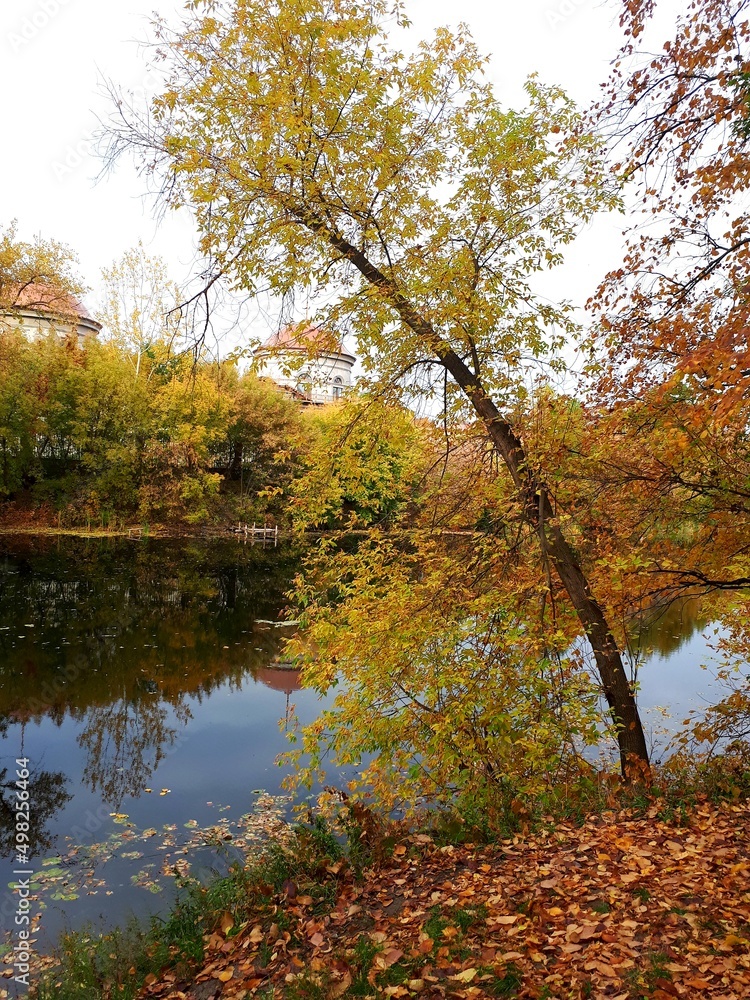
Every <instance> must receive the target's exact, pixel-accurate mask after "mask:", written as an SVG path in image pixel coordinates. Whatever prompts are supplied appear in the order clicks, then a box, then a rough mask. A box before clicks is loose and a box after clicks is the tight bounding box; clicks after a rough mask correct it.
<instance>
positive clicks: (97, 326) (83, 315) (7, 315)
mask: <svg viewBox="0 0 750 1000" xmlns="http://www.w3.org/2000/svg"><path fill="white" fill-rule="evenodd" d="M101 328H102V325H101V323H98V322H97V321H96V320H95V319H94V318H93V316H91V315H90V314H89V313H88V311H87V310H86V308H85V306H83V305H82V304H81V302H79V301H78V299H76V298H75V297H74V296H72V295H70V294H69V293H68V292H64V291H60V290H59V289H56V288H54V287H53V286H52V285H46V284H42V283H41V282H33V283H31V284H28V285H25V286H24V287H23V288H21V289H19V291H18V292H17V293H16V295H15V297H14V300H13V304H12V306H6V307H5V308H3V307H2V305H0V330H8V331H13V330H17V331H19V332H20V333H21V334H22V335H23V336H24V337H26V338H28V339H29V340H38V339H39V338H41V337H48V336H49V335H50V334H51V333H54V334H56V335H57V336H58V337H59V338H60V339H61V340H75V342H76V343H77V344H78V346H79V347H83V345H84V344H85V343H86V341H87V340H89V339H90V338H92V337H96V336H98V334H99V332H100V331H101Z"/></svg>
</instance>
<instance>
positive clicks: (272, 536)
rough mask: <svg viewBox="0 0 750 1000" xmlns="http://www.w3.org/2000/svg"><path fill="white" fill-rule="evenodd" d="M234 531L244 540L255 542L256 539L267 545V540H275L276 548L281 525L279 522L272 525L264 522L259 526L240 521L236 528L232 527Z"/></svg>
mask: <svg viewBox="0 0 750 1000" xmlns="http://www.w3.org/2000/svg"><path fill="white" fill-rule="evenodd" d="M232 533H233V534H235V535H236V536H237V537H238V538H241V539H242V540H243V541H244V542H246V541H247V540H248V539H250V541H251V542H253V544H255V542H256V541H261V542H263V544H264V545H265V544H266V542H273V545H274V548H276V546H277V545H278V544H279V526H278V524H275V525H273V526H272V527H271V526H269V525H267V524H263V525H260V526H259V527H256V525H255V524H254V523H253V524H241V523H238V524H237V527H236V528H232Z"/></svg>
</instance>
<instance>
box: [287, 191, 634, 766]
mask: <svg viewBox="0 0 750 1000" xmlns="http://www.w3.org/2000/svg"><path fill="white" fill-rule="evenodd" d="M287 207H288V208H289V210H290V211H291V212H292V214H293V215H295V216H296V218H297V219H298V221H299V222H301V223H302V224H303V225H305V226H306V227H307V228H308V229H311V230H312V231H313V232H315V233H317V234H318V235H320V236H323V237H324V238H325V239H327V240H328V242H329V243H330V244H331V246H332V247H334V249H336V250H337V251H338V252H339V253H340V254H341V255H342V256H343V257H344V258H346V259H347V260H349V261H351V263H352V264H353V265H354V266H355V267H356V268H357V270H358V271H359V272H360V274H361V275H362V276H363V277H364V278H365V280H366V281H367V282H369V283H370V284H371V285H372V286H373V287H375V288H376V289H377V290H378V292H379V293H380V294H381V295H382V296H383V297H384V298H385V299H386V300H387V301H388V302H389V303H390V304H391V305H392V306H393V308H394V309H395V310H396V312H397V313H398V315H399V316H400V318H401V320H402V322H403V323H404V324H405V325H406V326H408V327H409V329H410V330H412V332H413V333H415V334H416V335H417V337H418V338H419V339H420V340H421V341H422V343H423V344H424V346H425V348H426V349H428V350H429V351H430V352H431V353H432V354H433V355H435V356H436V357H437V358H438V359H439V361H440V363H441V364H442V365H443V366H444V367H445V368H446V370H447V371H448V372H449V374H450V375H452V376H453V378H454V379H455V381H456V383H457V384H458V385H459V387H460V388H461V390H462V391H463V393H464V394H465V395H466V397H467V399H468V400H469V401H470V402H471V405H472V406H473V407H474V410H475V412H476V413H477V416H479V417H480V419H481V420H482V421H483V423H484V425H485V427H486V428H487V432H488V434H489V436H490V440H491V441H492V443H493V446H494V448H495V450H496V451H497V452H498V454H499V455H500V457H501V458H502V460H503V462H504V463H505V466H506V468H507V469H508V472H509V473H510V476H511V478H512V480H513V483H514V485H515V487H516V489H517V491H518V496H519V499H520V500H521V504H522V509H523V513H524V517H525V519H526V521H527V523H528V524H530V525H531V526H532V527H533V528H534V529H535V530H536V532H537V533H538V534H539V538H540V541H541V544H542V546H543V548H544V551H545V552H546V553H547V554H548V555H549V557H550V558H551V560H552V563H553V565H554V567H555V569H556V571H557V574H558V576H559V577H560V581H561V582H562V585H563V587H565V590H566V591H567V594H568V597H569V598H570V601H571V603H572V605H573V607H574V608H575V610H576V613H577V615H578V619H579V621H580V622H581V625H582V626H583V630H584V632H585V634H586V636H587V638H588V640H589V642H590V643H591V648H592V649H593V651H594V658H595V660H596V666H597V670H598V672H599V678H600V680H601V684H602V689H603V691H604V696H605V698H606V699H607V704H608V705H609V710H610V713H611V715H612V718H613V720H614V724H615V726H616V729H617V741H618V746H619V750H620V768H621V770H622V775H623V777H624V778H625V779H626V780H627V779H628V778H629V772H630V765H631V763H633V762H634V761H635V762H637V763H639V764H640V765H645V767H646V768H648V748H647V746H646V737H645V735H644V732H643V726H642V724H641V719H640V715H639V714H638V706H637V705H636V702H635V695H634V694H633V692H632V690H631V689H630V685H629V684H628V679H627V676H626V674H625V668H624V667H623V664H622V657H621V656H620V652H619V650H618V648H617V643H616V642H615V640H614V636H613V635H612V632H611V630H610V628H609V625H608V624H607V620H606V618H605V616H604V612H603V611H602V609H601V607H600V606H599V604H598V602H597V601H596V600H595V599H594V597H593V595H592V594H591V589H590V587H589V584H588V581H587V580H586V577H585V575H584V573H583V570H582V569H581V567H580V565H579V563H578V560H577V558H576V556H575V553H574V552H573V549H572V548H571V546H570V544H569V543H568V541H567V539H566V538H565V536H564V534H563V532H562V529H561V528H560V527H559V525H557V524H556V523H555V518H554V511H553V510H552V506H551V504H550V502H549V498H548V496H547V491H546V489H545V488H544V483H543V482H541V481H540V480H538V479H537V477H536V476H535V475H534V473H533V471H532V470H531V469H530V468H529V466H528V463H527V460H526V454H525V451H524V448H523V445H522V444H521V441H520V439H519V438H518V437H517V435H516V434H515V432H514V430H513V428H512V427H511V425H510V424H509V423H508V422H507V421H506V420H505V419H504V418H503V417H502V415H501V414H500V411H499V410H498V408H497V406H496V405H495V403H494V402H493V401H492V399H490V397H489V395H488V394H487V392H486V390H485V388H484V386H483V385H482V382H481V379H480V378H479V376H478V375H477V374H475V373H474V372H472V371H471V369H470V368H469V367H468V366H467V365H466V364H465V362H464V361H463V360H462V359H461V358H460V357H459V356H458V354H456V352H455V351H454V350H453V348H452V347H451V346H450V344H449V343H448V341H446V340H444V339H443V337H442V336H441V335H440V334H439V333H438V332H437V330H435V328H434V327H433V326H432V324H431V323H430V322H429V321H428V320H426V319H425V318H424V317H423V316H422V315H421V314H420V313H419V311H418V310H417V309H416V307H415V306H414V305H413V304H412V303H411V302H410V301H409V299H407V298H406V296H405V295H404V293H403V292H402V291H401V289H400V287H399V286H398V285H397V284H396V282H395V281H393V279H391V278H389V277H387V276H386V275H385V274H383V272H382V271H380V270H379V269H378V268H377V267H376V266H375V265H374V264H373V263H372V262H371V261H370V260H369V259H368V258H367V257H366V255H365V254H364V253H362V251H361V250H358V249H357V248H356V247H355V246H353V245H352V244H351V243H349V242H348V240H346V238H345V237H344V236H342V235H341V234H340V233H338V232H337V231H336V230H335V229H333V228H332V227H331V226H330V224H329V222H328V221H327V220H324V219H322V218H320V217H318V216H316V215H314V214H313V213H311V212H310V211H308V210H307V209H304V208H302V207H300V206H299V205H293V204H291V203H287ZM634 770H635V769H634Z"/></svg>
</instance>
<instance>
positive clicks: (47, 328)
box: [0, 310, 101, 347]
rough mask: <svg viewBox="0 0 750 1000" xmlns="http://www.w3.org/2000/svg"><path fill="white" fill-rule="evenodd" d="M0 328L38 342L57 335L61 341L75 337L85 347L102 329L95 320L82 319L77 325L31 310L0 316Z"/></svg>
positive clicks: (80, 345)
mask: <svg viewBox="0 0 750 1000" xmlns="http://www.w3.org/2000/svg"><path fill="white" fill-rule="evenodd" d="M0 327H2V328H4V329H7V330H18V331H19V332H20V333H21V334H22V335H23V336H24V337H27V338H28V339H29V340H38V339H40V338H44V337H49V335H50V334H51V333H55V334H56V335H57V336H58V337H59V338H60V339H61V340H66V339H68V338H69V337H70V336H71V335H75V337H76V339H77V341H78V346H79V347H83V345H84V344H85V342H86V341H87V340H88V339H89V338H90V337H95V336H96V335H97V334H98V333H99V330H100V329H101V327H100V326H99V324H98V323H96V322H95V321H94V320H87V319H83V318H82V319H80V320H79V322H78V323H77V324H74V323H73V322H66V321H65V320H62V319H59V318H56V317H52V316H45V315H43V314H42V313H37V312H33V311H31V310H28V311H21V312H17V313H13V314H12V315H5V316H3V315H0Z"/></svg>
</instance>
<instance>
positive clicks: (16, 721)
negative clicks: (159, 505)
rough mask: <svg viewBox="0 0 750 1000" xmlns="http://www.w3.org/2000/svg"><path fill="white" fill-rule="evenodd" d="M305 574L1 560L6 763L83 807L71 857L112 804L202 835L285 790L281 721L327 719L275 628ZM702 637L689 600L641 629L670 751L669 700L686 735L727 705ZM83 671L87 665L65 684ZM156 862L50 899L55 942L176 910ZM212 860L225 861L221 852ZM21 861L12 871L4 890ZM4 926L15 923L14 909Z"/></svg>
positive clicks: (261, 560) (228, 559)
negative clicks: (150, 874)
mask: <svg viewBox="0 0 750 1000" xmlns="http://www.w3.org/2000/svg"><path fill="white" fill-rule="evenodd" d="M3 544H5V545H6V546H7V545H8V544H9V543H7V542H5V543H3ZM295 568H296V562H294V563H293V564H292V565H290V564H289V563H288V564H287V565H285V566H282V564H281V560H280V559H279V556H278V554H277V555H269V554H263V553H261V554H257V553H255V554H254V553H252V552H248V551H245V550H243V551H242V552H240V550H238V549H237V547H236V544H235V543H232V545H231V546H226V545H224V546H223V547H222V546H218V547H213V548H204V549H201V548H200V547H196V546H194V545H181V544H177V543H175V544H173V545H172V544H167V543H165V544H163V545H160V544H157V543H154V542H151V543H149V544H148V545H139V546H132V545H131V546H127V547H123V546H122V544H119V545H117V544H113V545H84V544H83V543H81V542H76V541H71V542H67V543H65V544H61V543H57V544H56V547H54V548H50V547H48V548H46V549H45V548H44V547H43V546H42V547H41V548H39V549H38V550H37V549H34V548H32V549H31V550H30V551H24V552H23V553H22V554H21V555H20V556H19V555H18V554H17V553H13V552H10V554H9V555H8V557H7V558H6V560H5V562H3V561H2V559H0V619H2V618H4V621H3V625H6V623H11V624H12V627H11V628H9V629H7V628H6V630H5V631H0V726H1V725H2V724H3V717H4V724H5V725H6V726H7V731H6V732H5V735H2V728H0V769H2V767H8V766H12V765H13V761H14V759H15V758H16V757H17V756H20V755H21V753H22V752H23V753H24V754H26V755H27V756H28V757H30V758H31V760H32V761H33V766H34V767H35V768H36V769H37V770H43V771H47V772H53V773H54V772H62V774H64V775H65V776H66V779H67V791H68V792H69V793H70V794H71V796H72V797H71V798H70V800H69V801H67V802H65V803H64V804H61V805H60V806H59V807H58V808H57V809H56V811H54V813H53V815H52V816H51V818H50V819H49V821H48V823H47V830H48V832H49V834H50V835H52V836H55V837H57V838H58V845H59V846H60V847H64V844H65V838H66V837H71V838H72V839H73V841H78V842H83V843H99V842H102V841H104V840H106V839H107V837H108V836H109V835H110V834H111V833H112V832H113V831H117V830H119V831H120V832H122V828H121V827H118V826H116V825H115V824H114V822H113V820H112V818H111V817H110V813H111V812H114V811H115V810H118V811H120V812H123V813H127V814H128V815H129V817H130V819H131V820H132V821H133V822H134V823H135V824H136V827H137V828H139V829H141V830H142V829H145V828H148V827H156V828H157V829H160V828H161V827H163V826H164V825H166V824H176V825H177V828H178V831H182V832H184V827H185V824H186V823H187V822H188V821H191V820H195V821H197V823H198V825H199V826H201V827H204V826H208V825H212V824H214V823H216V822H217V821H218V820H219V819H220V818H234V819H239V817H240V816H241V815H242V814H244V813H246V812H248V811H250V810H251V809H252V807H253V804H254V801H255V797H254V792H255V791H256V790H258V789H264V790H267V791H269V792H271V793H276V792H278V791H279V790H280V786H281V781H282V779H283V776H284V771H283V770H282V769H280V768H279V767H278V766H277V765H276V764H275V758H276V757H277V755H278V754H280V753H281V752H283V751H284V750H286V749H289V747H290V744H289V741H288V740H287V736H286V734H285V732H284V731H283V730H284V725H283V723H282V725H281V726H280V725H279V723H280V720H283V719H284V717H285V715H286V712H287V709H288V705H289V703H291V704H293V705H294V706H295V707H296V710H297V713H298V716H299V720H300V722H301V723H302V724H303V725H304V724H306V723H308V722H311V721H312V720H313V719H314V718H315V717H316V715H317V713H318V712H319V710H320V701H319V699H318V697H317V695H315V694H314V693H313V692H310V691H298V690H294V688H295V686H296V682H297V680H298V678H297V676H296V674H295V673H294V672H293V671H289V672H286V673H285V672H283V671H280V670H279V669H278V657H279V655H280V645H279V640H280V639H281V630H278V629H275V628H274V627H273V626H272V625H271V622H272V621H274V620H276V618H277V617H278V615H279V608H281V607H282V605H283V592H284V590H286V589H287V587H288V585H289V578H290V574H291V572H293V571H294V569H295ZM32 622H33V623H34V624H35V628H33V629H27V628H26V626H27V625H28V624H29V623H32ZM701 628H703V623H702V622H700V620H699V616H698V613H697V610H696V608H694V607H688V608H686V609H678V610H677V611H671V612H670V613H668V614H665V615H664V616H662V618H661V619H660V620H659V621H658V622H657V623H656V624H655V625H654V626H653V627H651V628H649V629H648V630H645V631H644V635H643V636H642V641H643V643H644V644H645V645H650V646H652V647H653V648H655V649H657V650H661V651H662V652H661V653H659V652H656V653H654V654H652V655H650V656H644V657H643V662H642V663H641V666H640V669H639V681H640V685H641V690H640V693H639V704H640V706H641V709H642V712H643V715H644V723H645V725H646V728H647V732H648V733H649V734H650V739H651V740H652V742H654V745H656V746H657V747H658V746H659V745H660V744H661V745H663V743H664V737H663V735H662V734H663V731H664V729H665V728H666V726H667V722H665V720H664V719H663V717H662V716H661V714H660V713H659V712H658V711H657V710H656V709H657V706H662V707H665V708H667V709H668V710H669V713H670V719H669V720H668V725H669V726H670V727H672V728H674V727H676V726H679V724H680V723H681V722H682V720H683V719H684V718H686V717H687V715H688V713H689V712H690V710H691V709H693V710H700V709H701V708H703V707H705V706H706V705H707V704H710V703H715V702H716V701H718V700H719V699H720V698H721V697H723V696H724V695H725V694H726V690H725V689H723V688H722V687H721V686H720V685H718V684H717V683H716V682H715V680H714V677H713V673H712V671H711V670H710V669H709V670H702V669H701V664H709V665H710V664H711V663H713V664H714V668H715V664H716V661H715V659H714V657H713V654H712V651H711V650H710V649H709V647H708V644H707V640H706V639H704V638H703V636H702V635H701V634H700V629H701ZM696 629H698V631H696ZM706 631H707V632H710V631H711V630H710V628H709V629H707V630H706ZM667 653H668V655H664V654H667ZM71 663H78V664H79V665H80V664H81V663H83V664H84V665H85V669H78V672H77V673H76V674H75V676H74V677H73V678H72V679H68V680H65V678H64V677H63V678H62V682H61V673H60V671H61V670H62V669H64V668H65V667H66V666H69V665H70V664H71ZM332 697H333V696H331V699H332ZM40 706H41V707H40ZM50 713H51V714H52V715H53V716H54V718H55V720H56V721H53V718H51V717H50ZM24 718H26V719H28V721H27V722H26V723H25V724H22V723H21V720H22V719H24ZM58 723H59V724H58ZM22 740H23V744H22V742H21V741H22ZM118 741H119V742H118ZM118 754H119V756H118ZM657 756H658V751H657ZM123 764H124V765H125V766H122V767H120V766H118V765H123ZM332 777H335V776H332ZM147 787H148V788H151V789H152V790H151V791H150V792H147V791H145V790H144V789H145V788H147ZM162 789H169V790H170V791H169V793H168V794H165V795H163V796H162V795H160V794H159V793H160V791H161V790H162ZM227 807H228V808H227ZM149 850H152V848H149ZM46 853H47V854H50V853H52V852H51V851H47V852H46ZM156 859H157V860H158V856H156ZM145 860H147V859H143V860H138V861H134V862H127V861H126V860H115V861H110V862H107V863H106V864H105V865H104V866H103V868H102V871H101V872H100V873H98V874H101V875H103V876H105V877H106V879H107V883H108V884H107V888H108V889H110V890H111V891H112V892H113V895H112V896H105V895H104V893H103V890H98V891H97V894H96V895H90V896H87V895H85V894H84V895H82V896H81V898H80V899H78V900H75V901H66V902H64V903H60V904H53V906H52V907H51V909H50V910H49V911H48V912H47V914H46V915H45V918H44V934H43V936H42V940H43V941H48V940H49V938H50V937H55V936H56V934H57V933H58V932H59V930H61V929H62V928H63V927H65V926H66V925H68V924H72V925H75V926H80V924H81V923H83V922H85V921H87V920H93V921H94V922H96V923H98V922H99V921H100V920H104V921H106V922H108V923H110V924H111V923H118V922H122V921H123V920H124V919H125V918H126V917H127V916H128V914H129V913H130V912H134V913H136V914H139V915H143V914H144V913H146V912H154V911H156V910H162V911H163V910H164V908H165V907H166V906H167V905H168V901H169V896H168V894H167V893H164V894H162V895H158V896H154V895H151V894H149V893H148V892H147V891H145V890H144V889H143V888H140V887H136V886H133V885H131V884H130V879H131V876H132V874H133V872H134V871H136V870H137V869H138V868H139V867H140V866H141V865H142V864H143V863H144V861H145ZM35 861H36V862H37V864H38V863H39V862H40V861H41V858H37V859H35ZM205 863H207V864H212V863H215V861H214V862H212V859H211V857H210V854H209V856H208V857H206V858H205ZM216 863H217V862H216ZM11 868H12V866H11V865H10V863H9V861H8V860H7V859H6V860H5V861H4V862H3V861H0V877H1V878H2V885H3V886H5V885H7V883H8V882H9V881H10V880H11ZM164 884H165V885H170V884H171V883H170V881H169V880H168V879H167V880H165V881H164ZM4 898H6V899H7V896H6V897H4ZM0 901H2V900H0ZM0 926H2V927H3V928H6V927H9V926H10V919H9V915H8V914H7V913H3V916H2V920H1V922H0Z"/></svg>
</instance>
